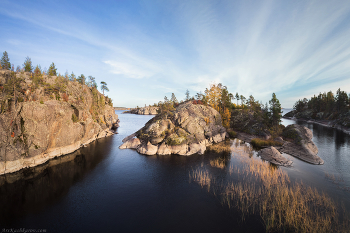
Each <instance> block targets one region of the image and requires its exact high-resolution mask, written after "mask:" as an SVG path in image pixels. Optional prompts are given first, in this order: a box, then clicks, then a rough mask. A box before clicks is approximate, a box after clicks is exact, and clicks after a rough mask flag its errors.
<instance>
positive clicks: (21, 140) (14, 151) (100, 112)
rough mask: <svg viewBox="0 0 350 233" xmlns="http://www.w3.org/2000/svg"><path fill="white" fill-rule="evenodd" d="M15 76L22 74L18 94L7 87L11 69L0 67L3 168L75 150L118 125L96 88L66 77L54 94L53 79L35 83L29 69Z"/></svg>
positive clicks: (0, 160)
mask: <svg viewBox="0 0 350 233" xmlns="http://www.w3.org/2000/svg"><path fill="white" fill-rule="evenodd" d="M12 75H13V73H12ZM16 76H17V77H14V76H13V77H12V78H18V76H22V77H21V78H20V82H19V83H20V85H19V87H18V88H17V89H16V97H15V96H14V94H13V93H11V92H10V91H6V85H7V84H8V83H9V82H10V79H11V77H10V76H9V73H8V71H6V72H3V71H2V72H0V87H3V88H2V93H1V96H0V102H1V107H2V108H1V114H0V174H5V173H11V172H16V171H19V170H20V169H22V168H26V167H34V166H37V165H39V164H43V163H45V162H46V161H48V160H49V159H51V158H54V157H56V156H60V155H63V154H68V153H71V152H74V151H75V150H77V149H78V148H80V147H82V146H84V145H85V144H88V143H90V142H92V141H94V140H96V139H98V138H101V137H105V136H109V135H112V134H113V130H112V129H115V128H116V127H118V115H116V114H115V111H114V109H113V107H112V106H111V105H109V104H108V103H109V100H108V98H106V97H104V96H103V95H102V94H100V93H99V92H98V91H97V90H96V89H94V88H90V87H87V86H86V85H81V84H79V83H77V82H71V81H67V80H65V86H64V91H65V92H61V91H60V90H58V91H57V89H56V91H55V92H54V95H55V96H54V98H52V95H53V94H52V93H51V92H49V91H48V88H50V87H51V86H50V85H51V84H49V83H47V82H44V84H42V85H37V86H33V83H32V75H31V74H30V73H29V74H26V73H24V74H23V73H22V74H16ZM45 78H47V79H49V80H51V81H52V82H57V79H58V77H55V76H54V77H49V78H48V77H44V78H43V80H45ZM17 81H18V80H17ZM58 87H59V86H58ZM10 90H11V89H10ZM63 97H64V98H63ZM19 100H21V101H19Z"/></svg>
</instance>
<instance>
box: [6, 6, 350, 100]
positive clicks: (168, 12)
mask: <svg viewBox="0 0 350 233" xmlns="http://www.w3.org/2000/svg"><path fill="white" fill-rule="evenodd" d="M37 4H39V3H37ZM37 4H33V5H28V4H27V5H26V3H25V2H22V3H13V2H9V1H7V2H4V4H3V6H4V7H3V8H1V9H0V15H1V17H2V18H6V19H7V20H9V21H11V22H13V23H16V22H19V21H24V22H26V23H27V24H28V25H30V27H31V30H33V31H34V32H35V33H36V34H39V35H45V36H46V37H47V38H48V41H49V42H48V43H51V44H52V47H53V50H54V51H56V52H55V54H57V56H58V59H60V60H62V65H67V66H69V64H68V63H67V64H65V63H64V62H63V60H64V57H63V56H67V54H68V55H69V53H71V54H72V56H75V55H74V54H81V57H85V59H82V61H80V62H81V65H79V68H80V69H81V70H82V69H83V68H84V65H83V63H85V64H95V65H94V66H91V65H90V66H85V69H86V70H87V71H86V72H90V73H92V74H94V73H97V74H99V75H101V76H103V79H104V80H105V81H108V82H109V83H111V84H112V85H118V86H115V88H113V87H112V88H110V89H115V90H117V91H118V92H113V93H111V95H112V98H113V99H114V100H119V99H120V100H121V102H120V104H118V105H124V106H136V105H143V104H148V102H147V98H148V99H149V100H150V101H153V100H155V99H159V100H162V99H163V97H164V95H165V94H169V93H170V92H171V91H174V92H175V94H176V95H177V96H184V92H185V90H186V89H189V90H190V92H191V94H192V95H194V94H195V93H196V92H199V91H203V90H204V89H205V88H206V87H208V86H209V84H210V83H213V82H216V83H219V82H221V83H223V84H224V85H226V86H227V87H228V89H229V91H231V92H234V93H235V92H239V93H240V94H243V95H245V96H249V95H250V94H252V95H254V97H255V98H256V99H259V100H262V101H263V102H267V101H268V99H270V98H271V94H272V92H275V93H277V96H278V97H280V100H281V102H282V105H283V106H286V107H291V106H292V105H293V103H294V101H295V100H297V98H299V96H303V95H305V96H310V95H312V94H316V93H317V92H319V91H322V92H323V91H328V89H329V88H330V87H331V88H336V87H344V88H350V86H349V85H348V84H347V82H348V81H349V77H350V40H348V38H349V37H350V25H349V24H350V23H349V22H350V20H349V19H350V5H349V4H347V3H346V2H345V1H332V2H330V1H292V2H285V1H273V0H270V1H220V2H219V1H206V0H202V1H186V2H181V3H179V2H177V1H168V2H167V3H162V2H152V3H147V4H146V3H144V2H133V3H114V2H106V3H105V4H106V6H109V7H104V8H100V7H99V5H97V4H95V5H93V6H90V7H88V8H81V7H80V4H79V3H76V4H73V3H69V2H67V4H68V6H69V9H70V10H68V11H65V10H64V9H63V8H58V9H57V11H56V13H55V14H50V11H49V10H48V9H50V8H51V7H52V6H51V5H50V4H48V5H46V6H42V8H40V9H39V10H38V9H37V8H36V5H37ZM92 4H94V3H92ZM5 9H6V10H5ZM92 9H93V10H92ZM16 12H23V14H19V13H16ZM87 15H88V16H89V17H87ZM16 29H17V30H18V29H20V26H18V28H16ZM7 30H9V31H11V30H12V29H10V28H7ZM13 30H15V29H13ZM11 32H12V33H13V34H14V32H13V31H11ZM47 32H51V33H53V34H50V33H49V34H48V33H47ZM28 34H29V35H31V34H30V32H28ZM56 35H59V36H57V37H58V38H56V37H55V36H56ZM9 39H10V41H9ZM1 41H8V43H7V44H8V45H9V46H15V45H16V43H17V44H20V42H21V41H18V40H13V38H9V37H6V36H4V35H3V36H0V42H1ZM62 41H63V42H62ZM65 41H68V42H69V43H71V44H72V46H71V47H70V48H69V49H68V48H66V50H64V51H63V52H62V53H60V52H61V50H62V45H61V44H62V43H65ZM31 43H32V44H35V43H36V42H35V41H31ZM38 43H39V42H38ZM41 43H42V44H45V43H44V42H42V41H41ZM28 52H30V50H29V51H28ZM17 53H19V51H17ZM39 54H40V53H39ZM26 55H27V54H25V55H24V56H26ZM38 56H39V55H38ZM60 56H61V57H60ZM79 59H80V58H79ZM70 67H72V66H70ZM72 69H73V68H72ZM96 69H99V70H98V71H96ZM83 72H85V71H83ZM116 83H118V84H116ZM330 84H331V85H330ZM130 87H133V88H134V89H135V91H136V92H137V93H139V94H140V95H141V96H142V98H141V99H144V100H145V101H146V103H138V102H137V101H139V100H140V99H137V98H135V95H134V94H130V93H128V92H127V91H124V90H125V89H127V88H130ZM155 87H158V88H155ZM137 88H139V89H137ZM149 90H156V91H152V93H150V92H149ZM317 90H318V91H317ZM334 90H335V89H333V91H334ZM311 91H316V93H310V92H311ZM120 95H125V96H120ZM124 97H126V98H124ZM294 97H295V100H293V98H294ZM178 99H181V97H180V98H178Z"/></svg>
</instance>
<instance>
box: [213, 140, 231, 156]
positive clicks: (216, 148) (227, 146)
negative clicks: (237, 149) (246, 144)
mask: <svg viewBox="0 0 350 233" xmlns="http://www.w3.org/2000/svg"><path fill="white" fill-rule="evenodd" d="M231 145H232V142H231V141H230V140H225V141H223V142H220V143H217V144H213V145H210V146H208V150H209V151H213V152H215V153H218V154H221V153H230V152H231Z"/></svg>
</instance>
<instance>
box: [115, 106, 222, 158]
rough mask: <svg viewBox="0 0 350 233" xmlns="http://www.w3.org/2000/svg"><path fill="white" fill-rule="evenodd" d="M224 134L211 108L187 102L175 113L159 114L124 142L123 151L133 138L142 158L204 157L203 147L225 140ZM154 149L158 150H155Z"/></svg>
mask: <svg viewBox="0 0 350 233" xmlns="http://www.w3.org/2000/svg"><path fill="white" fill-rule="evenodd" d="M226 135H227V133H226V129H225V128H224V127H223V126H222V121H221V116H220V114H219V113H218V112H217V111H216V110H215V109H213V108H211V107H209V106H204V105H196V104H193V103H192V102H186V103H184V104H181V105H179V106H178V107H177V108H176V110H175V111H173V112H170V113H168V114H167V115H165V114H159V115H157V116H156V117H154V118H153V119H151V120H150V121H149V122H147V123H146V125H145V126H144V127H143V128H142V129H140V130H139V131H138V132H136V133H135V134H133V135H130V136H129V137H127V139H126V140H123V142H124V144H123V145H121V146H120V147H119V148H121V149H124V148H125V147H126V146H127V145H129V144H130V143H131V140H134V139H133V137H134V136H136V137H137V138H138V139H139V140H140V142H141V143H140V145H139V147H138V148H137V151H138V152H139V153H141V154H147V155H150V154H159V155H167V154H179V155H191V154H195V153H199V154H203V153H204V152H205V150H206V146H208V145H210V144H212V143H218V142H221V141H223V140H225V137H226ZM155 148H157V150H156V149H155Z"/></svg>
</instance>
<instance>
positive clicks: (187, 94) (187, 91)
mask: <svg viewBox="0 0 350 233" xmlns="http://www.w3.org/2000/svg"><path fill="white" fill-rule="evenodd" d="M185 95H186V99H185V101H187V100H190V91H189V90H188V89H187V90H186V93H185Z"/></svg>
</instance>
